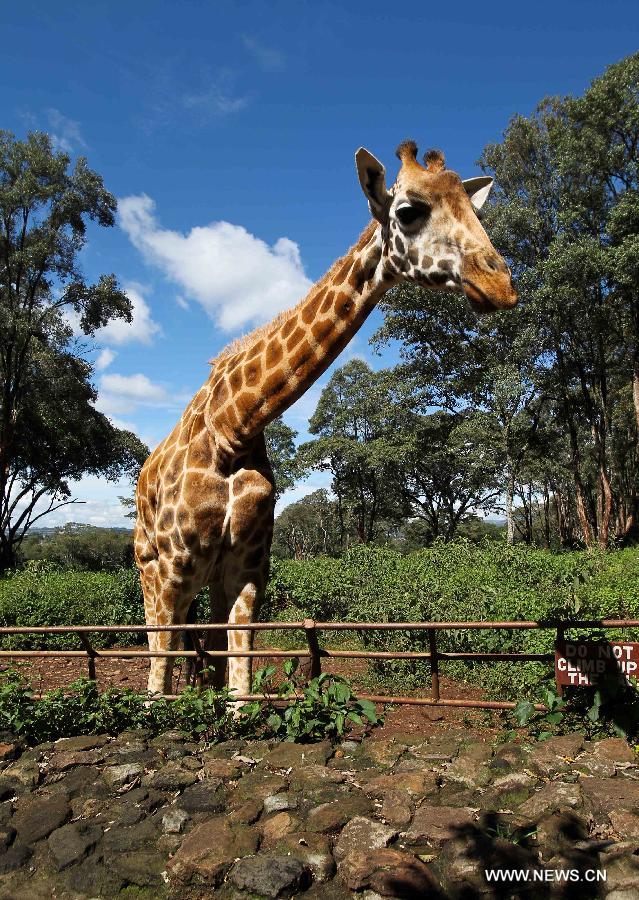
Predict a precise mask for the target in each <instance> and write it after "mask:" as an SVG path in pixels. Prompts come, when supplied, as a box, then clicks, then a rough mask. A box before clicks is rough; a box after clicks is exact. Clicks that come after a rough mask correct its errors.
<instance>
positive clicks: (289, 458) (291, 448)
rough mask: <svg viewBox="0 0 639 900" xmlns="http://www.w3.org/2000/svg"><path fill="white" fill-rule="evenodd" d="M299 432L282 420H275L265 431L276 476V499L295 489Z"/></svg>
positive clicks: (267, 446)
mask: <svg viewBox="0 0 639 900" xmlns="http://www.w3.org/2000/svg"><path fill="white" fill-rule="evenodd" d="M296 437H297V432H296V431H294V430H293V429H292V428H290V427H289V426H288V425H287V424H286V423H285V422H283V421H282V419H281V418H278V419H274V420H273V421H272V422H270V423H269V424H268V425H267V426H266V429H265V430H264V439H265V441H266V452H267V453H268V458H269V462H270V463H271V467H272V469H273V474H274V476H275V490H276V497H280V496H281V495H282V494H283V493H284V491H287V490H288V489H289V488H291V487H293V485H294V484H295V478H296V476H297V474H298V469H297V464H296V460H295V438H296Z"/></svg>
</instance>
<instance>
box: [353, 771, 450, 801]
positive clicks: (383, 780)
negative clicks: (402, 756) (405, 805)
mask: <svg viewBox="0 0 639 900" xmlns="http://www.w3.org/2000/svg"><path fill="white" fill-rule="evenodd" d="M362 790H363V791H364V793H365V794H366V796H367V797H374V798H375V799H382V798H383V797H384V796H385V795H386V794H387V793H388V792H389V791H392V792H394V793H395V792H397V791H403V792H405V793H407V794H408V795H409V796H410V797H413V798H414V799H419V800H421V799H424V798H425V797H432V796H434V795H435V794H436V793H437V791H438V790H439V786H438V784H437V775H436V774H435V773H434V772H401V773H398V774H396V775H380V776H379V777H378V778H373V779H372V780H371V781H369V782H368V783H367V784H365V785H363V786H362Z"/></svg>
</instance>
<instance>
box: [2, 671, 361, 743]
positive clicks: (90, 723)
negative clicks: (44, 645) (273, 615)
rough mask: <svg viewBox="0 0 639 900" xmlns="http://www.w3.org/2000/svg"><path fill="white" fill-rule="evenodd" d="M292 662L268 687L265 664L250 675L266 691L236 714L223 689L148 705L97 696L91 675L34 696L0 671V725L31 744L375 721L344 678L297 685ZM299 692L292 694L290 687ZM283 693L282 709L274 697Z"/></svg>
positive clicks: (325, 729)
mask: <svg viewBox="0 0 639 900" xmlns="http://www.w3.org/2000/svg"><path fill="white" fill-rule="evenodd" d="M296 668H297V660H288V661H287V664H286V674H287V678H286V679H285V680H284V681H281V682H280V683H279V684H277V685H274V684H273V682H272V680H271V679H272V676H273V675H274V673H275V667H274V666H271V667H268V668H266V669H263V670H260V671H259V672H257V673H256V676H255V681H254V685H253V687H254V690H255V691H261V692H263V693H265V694H268V695H269V699H267V700H266V701H259V702H258V701H254V702H251V703H247V704H244V706H242V707H240V709H239V711H238V714H237V715H234V713H233V706H232V704H231V705H229V700H230V699H231V695H230V694H229V692H228V691H227V690H220V691H217V690H213V689H211V688H209V689H204V690H196V689H195V688H190V687H189V688H186V689H185V690H184V691H183V692H182V693H181V694H180V696H179V697H178V698H177V699H176V700H174V701H168V700H165V699H163V698H160V699H157V700H154V701H153V702H152V703H149V697H148V695H147V694H136V693H135V692H134V691H132V690H118V689H115V688H111V689H109V690H108V691H105V692H104V693H103V694H101V693H100V692H99V691H98V687H97V684H96V682H95V681H89V680H88V679H86V678H80V679H78V680H77V681H74V682H73V683H72V684H71V685H69V686H68V687H67V688H64V689H63V688H57V689H56V690H53V691H48V692H47V693H46V694H44V696H43V697H42V698H40V699H36V698H35V697H34V696H33V694H32V692H31V686H30V685H29V683H28V682H27V681H25V679H24V678H23V677H22V676H21V675H20V674H19V673H18V672H15V671H13V670H8V671H6V672H2V673H0V731H10V732H12V733H13V734H15V735H17V736H19V737H21V738H23V739H24V740H25V741H26V742H27V743H29V744H39V743H43V742H45V741H55V740H58V739H59V738H63V737H74V736H76V735H83V734H118V733H119V732H121V731H132V730H137V729H141V728H144V729H147V730H148V731H150V732H151V733H152V734H161V733H162V732H164V731H167V730H179V731H181V732H182V733H183V734H185V735H186V736H187V737H190V738H192V739H194V740H206V741H211V742H215V741H223V740H228V739H230V738H234V737H250V738H260V739H263V738H277V739H279V740H287V741H300V742H307V741H313V740H321V739H324V738H329V739H330V738H335V737H338V736H340V735H343V734H344V733H345V732H346V731H347V730H348V729H349V727H350V726H351V723H355V724H357V725H363V724H365V723H366V724H376V723H377V722H378V721H379V719H378V717H377V714H376V710H375V706H374V704H372V703H370V702H369V701H366V700H358V699H357V697H356V696H355V695H354V693H353V690H352V688H351V685H350V683H349V682H348V680H347V679H345V678H339V677H337V676H330V675H322V676H320V677H319V678H316V679H313V680H312V681H311V682H310V683H309V684H307V685H303V686H302V684H301V682H298V681H297V680H296V679H295V677H294V672H295V669H296ZM298 691H299V692H300V693H301V696H300V697H296V698H295V699H293V697H294V695H295V693H296V692H298ZM282 699H286V700H287V701H288V705H287V707H286V709H285V710H282V709H281V708H280V705H279V703H278V702H277V701H279V700H282Z"/></svg>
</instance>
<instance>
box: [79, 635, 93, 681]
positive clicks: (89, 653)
mask: <svg viewBox="0 0 639 900" xmlns="http://www.w3.org/2000/svg"><path fill="white" fill-rule="evenodd" d="M78 637H79V638H80V643H81V644H82V646H83V647H84V649H85V650H86V652H87V657H88V668H89V679H90V681H97V678H96V674H95V657H96V655H97V654H96V652H95V650H94V649H93V647H92V646H91V642H90V641H89V639H88V637H87V636H86V634H85V633H84V632H83V631H79V632H78Z"/></svg>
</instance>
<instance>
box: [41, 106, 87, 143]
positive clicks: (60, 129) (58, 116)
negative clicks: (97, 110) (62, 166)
mask: <svg viewBox="0 0 639 900" xmlns="http://www.w3.org/2000/svg"><path fill="white" fill-rule="evenodd" d="M47 119H48V120H49V127H50V129H51V131H50V134H51V140H52V142H53V146H54V147H55V149H56V150H63V151H64V152H65V153H74V152H75V151H76V150H78V149H84V148H86V146H87V143H86V141H85V140H84V137H83V136H82V132H81V131H80V124H79V123H78V122H75V121H74V120H73V119H68V118H67V117H66V116H63V115H62V113H61V112H60V110H59V109H55V108H53V107H51V108H49V109H48V110H47Z"/></svg>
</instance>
